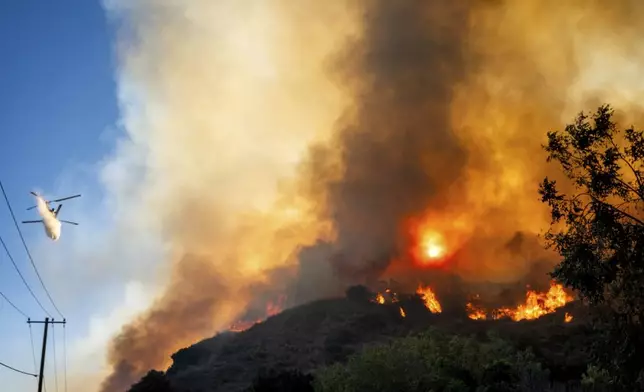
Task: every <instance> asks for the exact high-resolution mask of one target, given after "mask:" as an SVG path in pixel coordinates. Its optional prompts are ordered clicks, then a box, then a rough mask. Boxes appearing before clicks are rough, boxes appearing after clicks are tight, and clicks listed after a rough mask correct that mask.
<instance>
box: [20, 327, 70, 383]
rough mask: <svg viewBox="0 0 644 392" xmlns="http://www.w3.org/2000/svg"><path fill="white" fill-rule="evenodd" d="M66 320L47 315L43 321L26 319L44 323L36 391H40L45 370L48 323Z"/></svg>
mask: <svg viewBox="0 0 644 392" xmlns="http://www.w3.org/2000/svg"><path fill="white" fill-rule="evenodd" d="M66 323H67V321H66V320H65V319H63V321H55V320H54V319H53V318H52V319H51V320H50V319H49V317H45V321H31V319H27V324H45V331H44V333H43V337H42V353H41V355H40V373H39V375H38V392H42V382H43V371H44V370H45V353H46V352H47V329H48V327H49V324H52V325H53V324H66Z"/></svg>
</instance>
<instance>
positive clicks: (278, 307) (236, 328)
mask: <svg viewBox="0 0 644 392" xmlns="http://www.w3.org/2000/svg"><path fill="white" fill-rule="evenodd" d="M285 301H286V296H284V295H282V296H280V297H279V298H278V299H277V301H269V302H268V303H267V304H266V310H265V313H264V314H265V315H264V317H260V318H258V319H256V320H239V321H236V322H234V323H233V324H232V325H230V327H228V330H229V331H232V332H242V331H245V330H247V329H248V328H250V327H252V326H253V325H255V324H259V323H261V322H263V321H265V320H266V319H267V318H269V317H271V316H275V315H276V314H278V313H279V312H281V311H282V310H284V302H285Z"/></svg>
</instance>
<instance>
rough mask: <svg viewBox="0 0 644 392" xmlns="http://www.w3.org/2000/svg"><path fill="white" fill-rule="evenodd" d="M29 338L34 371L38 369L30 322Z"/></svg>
mask: <svg viewBox="0 0 644 392" xmlns="http://www.w3.org/2000/svg"><path fill="white" fill-rule="evenodd" d="M29 340H30V341H31V357H32V358H33V360H34V373H35V372H36V371H37V370H38V366H36V349H35V348H34V334H33V332H32V331H31V324H29Z"/></svg>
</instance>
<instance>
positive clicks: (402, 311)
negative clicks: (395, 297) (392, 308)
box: [400, 306, 407, 318]
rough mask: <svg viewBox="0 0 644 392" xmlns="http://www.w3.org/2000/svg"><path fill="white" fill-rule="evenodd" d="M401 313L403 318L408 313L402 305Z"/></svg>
mask: <svg viewBox="0 0 644 392" xmlns="http://www.w3.org/2000/svg"><path fill="white" fill-rule="evenodd" d="M400 315H401V316H402V317H403V318H404V317H407V313H405V309H403V308H402V306H401V307H400Z"/></svg>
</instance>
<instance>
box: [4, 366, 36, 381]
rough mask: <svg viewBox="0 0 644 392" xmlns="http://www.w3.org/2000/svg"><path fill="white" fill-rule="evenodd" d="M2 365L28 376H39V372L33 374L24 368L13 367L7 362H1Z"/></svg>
mask: <svg viewBox="0 0 644 392" xmlns="http://www.w3.org/2000/svg"><path fill="white" fill-rule="evenodd" d="M0 366H3V367H6V368H7V369H9V370H13V371H14V372H18V373H21V374H24V375H27V376H32V377H38V375H37V374H32V373H29V372H23V371H22V370H19V369H16V368H15V367H11V366H9V365H7V364H4V363H2V362H0Z"/></svg>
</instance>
